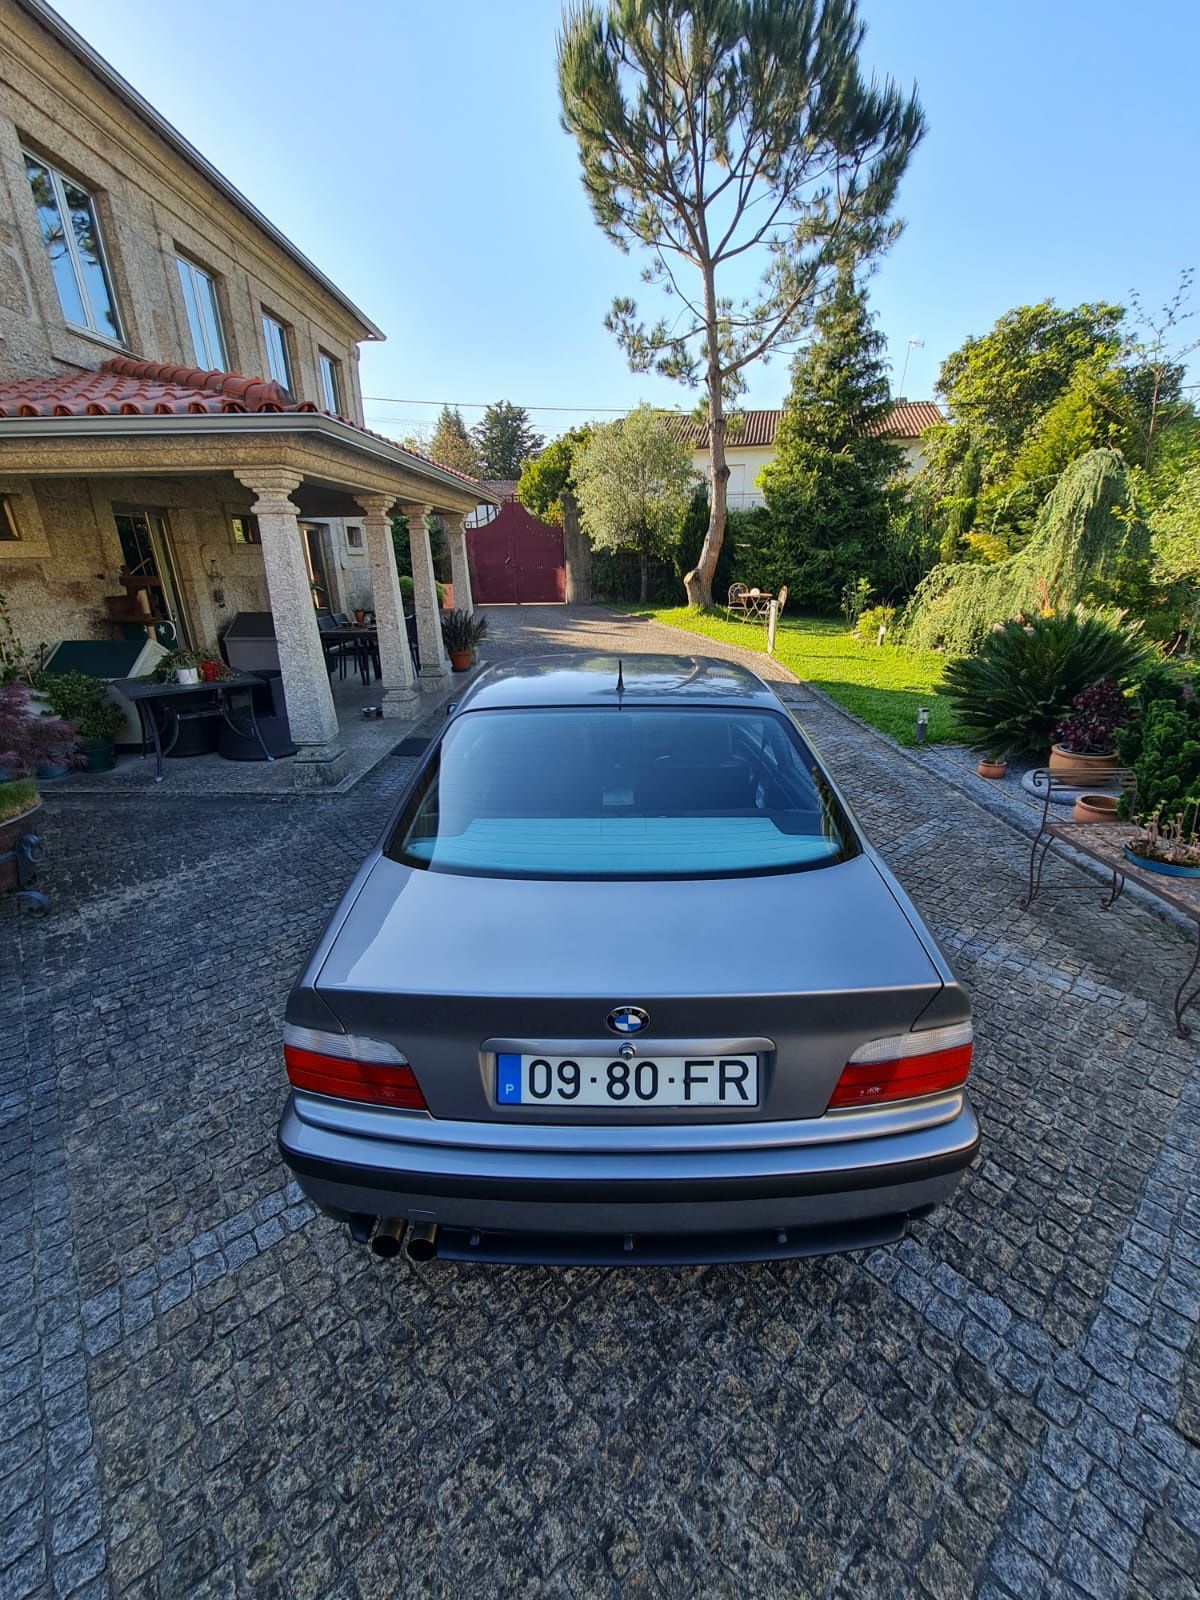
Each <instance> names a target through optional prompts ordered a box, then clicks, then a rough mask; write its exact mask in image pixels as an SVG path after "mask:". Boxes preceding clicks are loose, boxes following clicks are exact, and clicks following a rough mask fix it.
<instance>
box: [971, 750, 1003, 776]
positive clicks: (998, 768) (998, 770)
mask: <svg viewBox="0 0 1200 1600" xmlns="http://www.w3.org/2000/svg"><path fill="white" fill-rule="evenodd" d="M975 771H976V772H977V773H978V774H979V776H980V777H981V778H1002V777H1003V776H1004V775H1005V773H1006V772H1007V771H1008V762H1007V761H1005V760H1004V759H1003V758H1001V757H997V756H992V755H983V756H980V758H979V760H978V762H977V763H976V766H975Z"/></svg>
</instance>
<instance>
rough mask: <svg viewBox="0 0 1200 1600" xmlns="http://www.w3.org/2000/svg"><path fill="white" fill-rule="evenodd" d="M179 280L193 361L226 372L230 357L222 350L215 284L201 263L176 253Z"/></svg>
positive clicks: (223, 340)
mask: <svg viewBox="0 0 1200 1600" xmlns="http://www.w3.org/2000/svg"><path fill="white" fill-rule="evenodd" d="M175 265H176V266H177V267H178V268H179V282H180V285H181V287H182V289H183V303H184V305H185V306H186V307H187V319H188V327H189V329H190V330H191V334H192V353H193V354H194V355H195V357H196V364H197V365H198V366H201V367H204V368H206V369H215V370H216V371H218V372H225V371H227V370H228V367H229V360H228V357H227V356H226V353H225V336H224V334H223V332H222V330H221V307H220V305H219V304H218V302H217V286H216V284H215V283H214V282H213V280H212V278H211V277H210V276H209V274H208V273H207V272H205V270H204V268H203V267H198V266H197V265H196V263H195V262H194V261H189V260H188V259H187V258H186V257H185V256H176V257H175Z"/></svg>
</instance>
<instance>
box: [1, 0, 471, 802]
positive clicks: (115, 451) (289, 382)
mask: <svg viewBox="0 0 1200 1600" xmlns="http://www.w3.org/2000/svg"><path fill="white" fill-rule="evenodd" d="M382 338H383V334H382V333H381V331H380V330H379V328H377V327H376V326H375V324H374V323H372V322H371V321H370V319H369V318H368V317H366V316H365V315H364V313H363V312H362V311H360V310H359V309H358V308H357V307H356V306H355V305H354V304H353V303H352V302H351V301H350V300H349V299H348V298H347V296H346V295H345V294H343V293H342V291H341V290H340V289H338V288H337V286H336V285H335V284H333V283H331V282H330V281H329V279H328V278H326V277H325V276H324V274H323V273H322V272H321V271H320V270H319V269H318V268H317V267H315V266H314V265H313V263H312V262H310V261H309V260H307V259H306V257H305V256H303V255H302V254H301V253H300V251H299V250H298V249H297V248H296V247H295V245H294V244H292V243H291V241H290V240H288V239H287V238H286V237H285V235H284V234H283V233H281V232H280V230H279V229H277V228H276V227H274V226H273V225H272V224H271V223H270V222H269V221H268V220H267V218H266V217H264V216H263V215H262V213H261V212H259V211H258V210H257V209H256V208H255V207H254V206H253V205H252V204H251V203H250V202H249V201H248V200H247V199H246V198H245V197H244V196H242V195H241V194H240V193H239V192H238V191H237V190H236V189H234V187H233V186H232V185H231V184H230V183H229V182H228V181H227V180H226V179H225V178H223V177H222V176H221V174H220V173H219V172H217V170H216V169H215V168H214V167H213V166H212V165H211V164H210V163H209V162H207V161H206V160H205V158H204V157H203V156H202V155H201V154H200V153H199V151H197V150H196V149H195V148H194V147H193V146H192V145H190V144H189V143H188V142H187V140H185V139H184V138H183V137H182V136H181V135H180V134H179V133H178V132H177V131H176V130H175V129H174V128H172V127H171V125H170V124H169V123H168V122H167V121H166V120H165V119H164V118H163V117H161V116H160V115H159V113H158V112H156V111H155V110H154V109H153V107H152V106H150V105H149V104H148V103H147V102H146V100H144V99H143V98H142V96H141V95H139V94H138V93H137V91H136V90H135V89H133V88H132V87H131V86H130V85H129V84H128V83H126V82H125V80H124V79H123V78H121V77H120V76H119V75H118V74H117V73H116V72H115V71H114V70H113V68H112V67H111V66H109V65H108V63H107V62H105V61H104V60H103V58H102V57H100V56H99V55H98V54H97V53H96V52H95V51H94V50H93V49H92V48H91V47H90V46H89V45H88V44H87V43H86V41H85V40H83V39H82V38H81V37H80V36H79V35H78V34H77V33H76V32H75V31H74V30H73V29H71V28H70V27H69V26H68V25H67V24H66V23H65V22H64V21H63V20H62V19H61V18H60V17H59V16H58V15H57V14H56V13H55V12H54V11H52V10H51V9H50V8H49V6H47V5H46V4H45V3H44V0H0V593H3V594H4V595H5V596H6V597H7V605H8V611H9V616H10V620H11V622H12V625H13V627H14V629H15V631H16V633H17V635H18V637H19V638H20V639H21V641H22V643H23V644H24V646H25V648H26V649H27V650H32V649H35V648H36V647H37V645H38V644H39V643H40V642H42V641H46V642H48V643H50V644H53V643H55V642H57V641H58V640H60V639H64V638H88V637H112V636H113V634H114V631H119V630H128V629H130V628H134V629H135V630H136V629H138V628H140V627H142V626H143V625H144V626H145V630H146V631H147V632H153V633H155V634H157V636H158V637H159V638H160V640H161V641H162V642H164V643H173V642H175V641H178V642H179V643H181V644H184V645H189V646H192V647H209V646H212V645H213V644H214V643H215V641H216V639H217V637H218V635H219V633H220V632H221V630H222V628H223V626H224V625H225V624H226V623H227V622H228V621H229V620H230V619H231V618H232V617H233V616H234V615H235V614H236V613H237V612H238V611H242V610H258V611H265V610H270V611H271V612H272V613H273V615H274V619H275V631H276V638H277V642H278V648H279V657H280V667H281V669H282V673H283V683H284V691H285V694H286V696H287V703H288V712H289V717H290V720H291V726H292V733H293V737H294V739H295V741H296V744H297V746H298V748H299V755H298V757H297V761H296V778H297V782H299V783H321V782H336V781H337V779H338V777H340V775H341V772H342V770H343V768H344V758H343V755H342V751H341V748H340V746H339V740H338V729H337V716H336V712H335V707H334V702H333V697H332V693H331V690H330V686H329V681H328V676H327V671H326V665H325V658H324V653H323V651H322V649H321V644H320V635H319V631H318V625H317V615H318V610H320V609H326V610H329V611H349V610H351V609H352V608H353V607H355V606H362V605H366V606H370V607H371V608H372V609H373V610H374V611H375V613H376V617H377V621H378V626H379V653H380V661H381V668H382V673H383V690H384V692H383V696H382V705H383V710H384V714H385V715H393V716H402V715H408V714H410V713H412V712H413V711H414V709H415V707H416V706H417V704H418V696H417V693H416V691H417V689H418V688H420V687H426V686H428V687H433V688H437V687H440V686H441V684H442V683H443V682H445V673H446V660H445V654H444V651H443V648H442V641H441V632H440V626H439V619H438V616H437V600H436V591H435V588H434V581H433V568H432V561H431V556H430V550H429V537H428V533H427V531H426V526H425V519H426V517H427V516H428V515H430V514H434V515H437V516H438V517H440V518H441V520H442V524H443V526H444V528H445V530H446V534H447V537H448V541H449V545H450V551H451V558H452V565H453V571H454V583H455V592H456V595H457V596H458V597H459V600H460V603H466V604H468V605H469V603H470V582H469V577H468V572H467V562H466V553H465V545H464V539H463V532H462V519H463V516H464V515H465V514H466V513H468V512H470V511H471V510H472V509H473V508H474V507H475V506H476V505H477V504H478V503H479V502H480V501H481V500H483V501H487V500H489V499H490V498H491V496H490V493H489V491H487V490H486V489H484V488H481V486H480V485H478V484H476V483H475V482H474V481H473V480H471V479H469V478H466V477H464V476H463V475H462V474H460V473H456V472H452V471H450V470H448V469H446V468H444V467H441V466H438V465H436V464H435V463H434V462H432V461H429V460H428V459H426V458H425V457H423V456H421V455H418V454H416V453H414V452H412V451H409V450H405V449H402V448H401V447H400V446H399V445H397V444H395V443H393V442H392V441H391V440H388V439H385V438H383V437H381V436H380V435H377V434H374V433H371V432H369V431H368V430H367V429H366V428H365V426H364V417H363V406H362V393H361V388H360V383H359V374H358V346H359V344H360V343H361V342H362V341H364V340H368V339H382ZM242 374H251V375H252V376H250V377H243V376H241V375H242ZM259 374H261V375H262V376H257V375H259ZM396 512H403V513H404V514H405V516H406V517H407V521H408V527H409V537H410V541H411V544H412V556H413V561H412V567H413V583H414V600H415V605H416V613H417V619H416V620H417V628H418V635H419V644H420V656H421V662H422V666H421V673H420V678H419V680H418V679H417V677H416V676H415V674H414V670H413V662H412V656H411V652H410V650H409V647H408V642H407V637H406V633H405V626H404V617H403V610H402V606H401V600H400V594H399V588H398V584H397V579H396V567H395V557H394V552H393V547H392V539H391V526H390V517H391V515H392V514H394V513H396ZM147 617H149V619H150V620H149V621H148V622H147V621H146V618H147Z"/></svg>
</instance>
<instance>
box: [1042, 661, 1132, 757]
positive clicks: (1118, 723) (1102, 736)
mask: <svg viewBox="0 0 1200 1600" xmlns="http://www.w3.org/2000/svg"><path fill="white" fill-rule="evenodd" d="M1071 706H1072V710H1071V714H1070V716H1068V717H1064V718H1063V720H1062V721H1061V722H1060V723H1059V725H1058V727H1057V728H1055V730H1054V743H1055V744H1058V745H1061V746H1062V748H1063V749H1064V750H1067V751H1069V752H1070V753H1071V755H1073V756H1109V755H1112V753H1113V751H1114V750H1115V748H1116V740H1115V738H1114V735H1115V734H1116V731H1117V729H1118V728H1122V727H1124V726H1125V724H1126V723H1127V722H1128V721H1129V702H1128V701H1127V700H1126V698H1125V696H1124V694H1122V692H1121V690H1120V688H1119V687H1118V685H1117V684H1115V683H1114V682H1113V681H1112V680H1111V679H1109V680H1108V681H1106V682H1104V683H1093V684H1092V685H1091V687H1090V688H1087V689H1084V690H1083V691H1082V693H1080V694H1077V695H1076V696H1075V698H1074V700H1072V702H1071Z"/></svg>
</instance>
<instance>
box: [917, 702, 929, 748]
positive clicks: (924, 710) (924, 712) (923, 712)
mask: <svg viewBox="0 0 1200 1600" xmlns="http://www.w3.org/2000/svg"><path fill="white" fill-rule="evenodd" d="M928 737H929V708H928V706H918V707H917V743H918V744H924V743H925V741H926V739H927V738H928Z"/></svg>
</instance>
